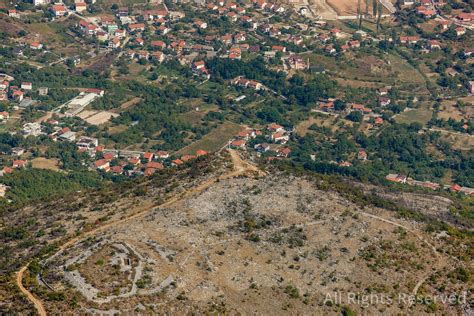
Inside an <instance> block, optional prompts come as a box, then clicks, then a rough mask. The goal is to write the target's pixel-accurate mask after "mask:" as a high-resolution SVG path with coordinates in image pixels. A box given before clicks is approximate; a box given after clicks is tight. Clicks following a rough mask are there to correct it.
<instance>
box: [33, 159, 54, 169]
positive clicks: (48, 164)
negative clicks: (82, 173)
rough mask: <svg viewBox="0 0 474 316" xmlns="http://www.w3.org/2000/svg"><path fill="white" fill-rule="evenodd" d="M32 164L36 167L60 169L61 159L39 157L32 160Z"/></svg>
mask: <svg viewBox="0 0 474 316" xmlns="http://www.w3.org/2000/svg"><path fill="white" fill-rule="evenodd" d="M31 165H32V167H33V168H36V169H49V170H54V171H57V170H59V161H58V160H57V159H47V158H43V157H38V158H35V159H33V160H31Z"/></svg>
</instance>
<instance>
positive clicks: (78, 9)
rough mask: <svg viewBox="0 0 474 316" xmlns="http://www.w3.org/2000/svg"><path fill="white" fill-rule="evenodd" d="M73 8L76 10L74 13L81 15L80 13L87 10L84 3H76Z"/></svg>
mask: <svg viewBox="0 0 474 316" xmlns="http://www.w3.org/2000/svg"><path fill="white" fill-rule="evenodd" d="M74 6H75V8H76V12H78V13H81V12H83V11H86V10H87V4H86V3H85V2H78V3H76V4H74Z"/></svg>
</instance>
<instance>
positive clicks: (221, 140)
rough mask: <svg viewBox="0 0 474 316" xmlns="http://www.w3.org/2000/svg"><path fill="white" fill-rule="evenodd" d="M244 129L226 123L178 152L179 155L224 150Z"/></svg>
mask: <svg viewBox="0 0 474 316" xmlns="http://www.w3.org/2000/svg"><path fill="white" fill-rule="evenodd" d="M243 129H244V128H243V127H241V126H240V125H238V124H235V123H231V122H225V123H223V124H221V125H219V126H218V127H216V128H215V129H213V130H212V131H211V132H210V133H209V134H207V135H206V136H204V137H203V138H201V139H200V140H198V141H196V142H194V143H192V144H191V145H188V146H186V147H184V148H182V149H180V150H179V151H178V154H179V155H185V154H193V155H194V154H195V153H196V150H199V149H202V150H205V151H207V152H214V151H217V150H219V149H220V148H222V147H223V146H224V145H225V144H226V143H227V142H228V141H229V140H230V139H231V138H232V137H233V136H235V135H237V133H238V132H240V131H241V130H243Z"/></svg>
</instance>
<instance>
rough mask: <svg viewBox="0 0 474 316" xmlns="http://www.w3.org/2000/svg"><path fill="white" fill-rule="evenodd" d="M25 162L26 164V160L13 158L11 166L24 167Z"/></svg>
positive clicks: (15, 167)
mask: <svg viewBox="0 0 474 316" xmlns="http://www.w3.org/2000/svg"><path fill="white" fill-rule="evenodd" d="M27 164H28V161H26V160H20V159H15V160H13V165H12V168H14V169H21V168H26V165H27Z"/></svg>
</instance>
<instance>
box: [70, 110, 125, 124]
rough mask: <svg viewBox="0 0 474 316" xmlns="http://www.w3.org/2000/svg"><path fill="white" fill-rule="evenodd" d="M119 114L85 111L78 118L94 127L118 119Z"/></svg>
mask: <svg viewBox="0 0 474 316" xmlns="http://www.w3.org/2000/svg"><path fill="white" fill-rule="evenodd" d="M118 115H119V114H117V113H114V112H109V111H100V112H98V111H90V110H84V111H82V112H81V113H79V114H78V115H77V116H78V117H80V118H81V119H83V120H84V121H86V122H87V123H89V124H92V125H100V124H104V123H107V122H108V121H110V120H111V119H112V118H114V117H117V116H118Z"/></svg>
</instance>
